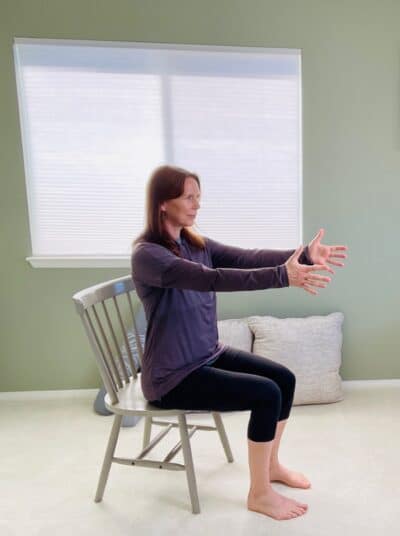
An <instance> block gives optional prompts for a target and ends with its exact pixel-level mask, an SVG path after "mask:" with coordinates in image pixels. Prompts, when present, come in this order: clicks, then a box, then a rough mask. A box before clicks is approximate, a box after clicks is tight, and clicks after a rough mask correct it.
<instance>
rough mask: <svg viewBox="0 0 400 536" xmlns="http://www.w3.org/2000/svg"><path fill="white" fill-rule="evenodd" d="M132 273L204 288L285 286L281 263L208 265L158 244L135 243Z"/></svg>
mask: <svg viewBox="0 0 400 536" xmlns="http://www.w3.org/2000/svg"><path fill="white" fill-rule="evenodd" d="M132 276H133V278H134V279H137V280H139V281H141V282H143V283H145V284H147V285H150V286H154V287H162V288H179V289H191V290H199V291H204V292H209V291H215V292H232V291H237V290H261V289H268V288H281V287H288V286H289V279H288V274H287V270H286V266H285V265H284V264H282V265H279V266H275V267H263V268H254V269H237V268H209V267H208V266H206V265H204V264H202V263H197V262H192V261H189V260H187V259H182V258H180V257H177V256H176V255H174V254H173V253H172V252H171V251H169V250H168V249H167V248H164V247H163V246H160V245H158V244H149V243H147V244H138V245H137V246H136V247H135V249H134V252H133V254H132Z"/></svg>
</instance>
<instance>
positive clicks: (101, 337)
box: [72, 275, 143, 404]
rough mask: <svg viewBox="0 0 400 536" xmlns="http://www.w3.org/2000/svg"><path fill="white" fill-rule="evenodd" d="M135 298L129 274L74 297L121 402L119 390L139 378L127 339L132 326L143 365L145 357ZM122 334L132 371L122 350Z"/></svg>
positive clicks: (99, 360)
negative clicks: (134, 304) (127, 365)
mask: <svg viewBox="0 0 400 536" xmlns="http://www.w3.org/2000/svg"><path fill="white" fill-rule="evenodd" d="M136 298H137V294H136V291H135V287H134V283H133V280H132V277H131V276H130V275H128V276H124V277H120V278H118V279H113V280H111V281H106V282H104V283H101V284H99V285H94V286H92V287H89V288H87V289H84V290H81V291H80V292H77V293H76V294H74V296H73V297H72V299H73V301H74V303H75V307H76V310H77V312H78V314H79V316H80V317H81V319H82V322H83V325H84V327H85V331H86V333H87V336H88V338H89V341H90V344H91V347H92V349H93V352H94V355H95V358H96V362H97V365H98V367H99V371H100V375H101V377H102V380H103V382H104V386H105V388H106V389H107V392H108V394H109V396H110V399H111V401H112V403H113V404H115V403H117V402H118V390H119V389H121V388H122V387H124V385H126V384H127V383H128V382H130V381H131V380H132V377H133V378H134V379H137V374H138V370H139V369H138V367H137V365H136V363H135V359H134V357H133V355H132V350H131V346H130V344H129V341H128V330H129V329H130V328H129V327H130V326H133V330H134V335H135V339H136V346H137V351H138V357H139V364H140V365H141V363H142V359H143V346H142V341H141V339H140V336H139V331H138V326H137V322H136V318H135V311H134V307H133V303H132V301H133V300H135V301H137V299H136ZM121 335H122V338H123V341H124V343H125V348H126V353H127V358H128V362H129V365H130V369H131V374H130V373H129V371H128V370H127V367H126V364H125V361H124V359H123V356H122V353H121V346H120V345H121Z"/></svg>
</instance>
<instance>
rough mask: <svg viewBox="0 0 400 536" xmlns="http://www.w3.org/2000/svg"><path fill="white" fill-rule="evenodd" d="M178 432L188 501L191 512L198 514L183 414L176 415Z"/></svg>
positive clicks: (196, 495) (198, 507) (195, 487)
mask: <svg viewBox="0 0 400 536" xmlns="http://www.w3.org/2000/svg"><path fill="white" fill-rule="evenodd" d="M178 421H179V431H180V435H181V441H182V451H183V459H184V461H185V468H186V478H187V482H188V486H189V494H190V500H191V502H192V512H193V513H194V514H199V513H200V504H199V497H198V494H197V485H196V475H195V472H194V466H193V458H192V449H191V446H190V439H189V434H188V429H187V422H186V416H185V415H184V414H182V415H178Z"/></svg>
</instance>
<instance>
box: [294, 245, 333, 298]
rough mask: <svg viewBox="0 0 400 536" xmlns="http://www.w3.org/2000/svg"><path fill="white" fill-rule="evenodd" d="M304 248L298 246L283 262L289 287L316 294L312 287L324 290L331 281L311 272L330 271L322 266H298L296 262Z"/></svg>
mask: <svg viewBox="0 0 400 536" xmlns="http://www.w3.org/2000/svg"><path fill="white" fill-rule="evenodd" d="M303 249H304V247H303V246H299V247H298V248H297V249H296V251H295V252H294V253H293V255H291V257H289V258H288V260H287V261H286V262H285V266H286V270H287V274H288V279H289V286H291V287H300V288H303V289H304V290H305V291H307V292H309V293H310V294H318V292H316V291H315V290H314V289H313V288H312V287H320V288H325V287H326V285H327V284H328V283H329V282H330V281H331V278H330V277H327V276H323V275H319V274H314V273H312V272H317V271H320V270H326V271H328V272H329V271H330V269H329V267H328V266H325V265H324V264H312V265H311V266H310V265H308V264H300V263H299V262H298V260H299V257H300V255H301V252H302V251H303Z"/></svg>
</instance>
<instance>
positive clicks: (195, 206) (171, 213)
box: [161, 177, 201, 227]
mask: <svg viewBox="0 0 400 536" xmlns="http://www.w3.org/2000/svg"><path fill="white" fill-rule="evenodd" d="M200 196H201V193H200V188H199V185H198V184H197V181H196V180H195V179H194V178H193V177H187V178H186V180H185V188H184V192H183V194H182V195H181V196H179V197H176V198H175V199H169V200H168V201H164V203H162V204H161V210H163V211H165V214H166V216H165V220H166V221H167V222H168V223H169V224H170V225H173V226H174V227H190V226H191V225H193V223H194V221H195V219H196V215H197V211H198V210H199V208H200Z"/></svg>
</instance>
